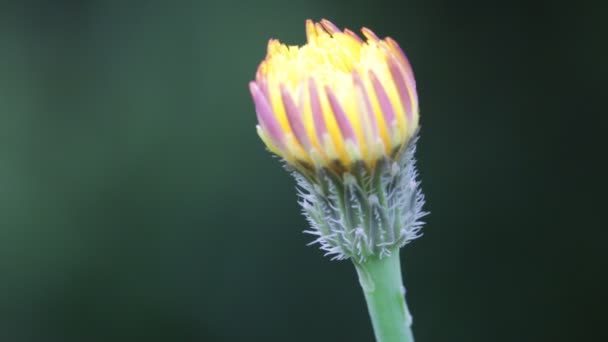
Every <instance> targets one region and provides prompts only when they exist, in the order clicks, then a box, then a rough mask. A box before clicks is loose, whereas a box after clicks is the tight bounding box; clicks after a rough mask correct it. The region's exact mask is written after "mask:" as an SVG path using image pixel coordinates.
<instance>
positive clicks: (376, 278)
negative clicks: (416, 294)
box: [353, 249, 414, 342]
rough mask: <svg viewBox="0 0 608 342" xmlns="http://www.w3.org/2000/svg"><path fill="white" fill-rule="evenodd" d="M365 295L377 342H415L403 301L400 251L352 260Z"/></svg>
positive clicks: (409, 317) (408, 314) (403, 291)
mask: <svg viewBox="0 0 608 342" xmlns="http://www.w3.org/2000/svg"><path fill="white" fill-rule="evenodd" d="M353 263H354V265H355V268H356V270H357V274H358V276H359V283H360V284H361V288H362V289H363V294H364V295H365V301H366V302H367V309H368V311H369V316H370V318H371V321H372V325H373V327H374V335H375V336H376V341H377V342H414V336H413V333H412V328H411V326H412V316H411V315H410V312H409V309H408V307H407V304H406V301H405V287H404V286H403V282H402V276H401V264H400V260H399V250H398V249H395V250H394V251H392V253H391V255H390V256H388V257H384V258H373V259H368V260H367V261H365V262H363V263H358V262H356V261H353Z"/></svg>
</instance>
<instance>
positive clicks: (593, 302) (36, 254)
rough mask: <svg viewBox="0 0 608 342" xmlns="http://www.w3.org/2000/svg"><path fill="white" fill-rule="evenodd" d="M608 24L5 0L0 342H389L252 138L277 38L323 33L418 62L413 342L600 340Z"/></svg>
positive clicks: (544, 13)
mask: <svg viewBox="0 0 608 342" xmlns="http://www.w3.org/2000/svg"><path fill="white" fill-rule="evenodd" d="M606 9H607V7H606V5H604V4H603V3H601V2H599V1H598V2H597V3H595V4H594V3H585V2H576V3H575V4H573V3H566V2H563V5H562V3H561V2H542V1H537V2H528V1H512V2H504V1H502V2H499V1H494V2H486V1H457V2H455V1H447V0H443V1H440V0H434V1H423V0H410V1H398V2H397V1H374V2H372V1H358V0H350V1H322V0H307V1H295V0H294V1H278V0H258V1H238V2H236V1H228V0H225V1H175V2H168V1H165V2H163V1H145V2H130V1H118V0H114V1H101V0H97V1H76V0H72V1H69V0H63V1H3V2H2V3H1V4H0V341H7V342H12V341H16V342H21V341H27V342H29V341H35V342H38V341H87V342H89V341H372V339H373V335H372V330H371V326H370V324H369V321H368V317H367V312H366V309H365V304H364V300H363V296H362V295H361V293H360V288H359V285H358V283H357V280H356V275H355V272H354V269H353V267H352V266H351V265H350V264H349V263H348V262H330V261H329V260H328V259H326V258H323V257H322V254H321V252H320V251H319V250H318V249H317V248H316V247H306V246H305V244H306V243H307V242H309V241H310V237H309V236H306V235H304V234H302V233H301V232H302V230H304V229H305V228H306V223H305V220H304V218H303V217H301V215H300V213H299V208H298V206H297V203H296V194H295V191H294V182H293V180H292V179H291V178H290V176H289V175H288V174H287V173H286V172H284V170H283V169H282V167H280V165H279V162H278V161H277V160H276V159H275V158H272V157H271V156H270V154H269V153H267V152H266V151H265V150H264V148H263V145H262V143H261V142H260V141H259V140H258V138H257V136H256V133H255V129H254V126H255V123H256V122H255V114H254V111H253V105H252V101H251V99H250V96H249V93H248V89H247V83H248V81H249V80H251V79H252V78H253V76H254V72H255V68H256V67H257V64H258V63H259V62H260V60H261V59H262V58H263V57H264V55H265V45H266V41H267V40H268V38H271V37H276V38H280V39H281V40H283V41H286V42H289V43H290V44H301V43H303V41H304V20H305V19H307V18H312V19H315V20H319V19H321V18H328V19H330V20H332V21H334V23H335V24H337V25H338V26H341V27H348V28H351V29H358V28H360V27H361V26H367V27H370V28H372V29H373V30H374V31H376V32H377V33H378V34H379V35H381V36H387V35H389V36H392V37H393V38H395V39H396V40H397V41H398V42H400V44H401V46H402V47H403V48H404V49H405V51H406V52H407V54H408V55H409V57H410V59H411V61H412V64H413V66H414V70H415V73H416V77H417V80H418V87H419V94H420V103H421V108H422V139H421V141H420V144H419V150H418V158H419V166H420V171H421V174H422V180H423V189H424V191H425V193H426V195H427V200H428V205H427V209H429V210H430V211H431V212H432V214H431V215H430V216H429V217H428V220H427V221H428V224H427V225H426V227H425V228H424V233H425V235H424V237H423V238H421V239H419V240H417V241H415V242H414V243H413V244H411V245H408V246H407V247H406V248H405V249H404V251H403V253H402V262H403V265H404V269H405V280H406V284H407V287H408V301H409V303H410V307H411V310H412V312H413V315H414V330H415V333H416V335H417V341H421V342H425V341H465V342H473V341H483V342H486V341H598V340H601V338H599V337H598V336H599V335H597V333H598V331H600V330H595V329H594V328H595V327H597V326H598V325H601V324H602V323H604V322H605V318H606V313H605V310H604V311H603V312H600V311H596V310H594V309H595V308H599V305H600V302H601V301H602V298H603V297H602V295H601V293H602V292H605V289H606V287H605V285H606V283H605V280H606V276H607V274H606V272H607V270H608V267H607V266H608V263H607V258H606V248H605V246H604V244H605V241H606V237H607V236H606V224H605V220H603V217H600V214H602V211H601V210H602V209H604V211H605V204H606V200H605V195H604V196H603V197H601V196H599V191H598V189H599V187H600V184H601V181H600V180H601V179H603V178H604V177H605V173H604V172H603V171H600V169H601V167H600V166H601V165H600V163H599V162H598V160H601V159H605V157H606V153H605V151H602V149H601V147H602V146H604V145H605V138H603V137H605V132H606V130H605V128H606V126H605V125H604V124H605V122H606V121H605V110H604V111H603V113H602V114H601V115H600V114H599V113H597V112H596V111H597V109H596V108H598V107H599V108H601V107H600V105H604V108H605V100H601V99H599V96H600V95H602V96H604V97H605V91H606V79H607V77H606V76H608V74H607V72H606V71H607V68H606V62H605V61H606V59H605V58H604V56H605V55H604V56H602V54H604V52H605V50H606V39H607V38H606V37H607V36H608V35H607V33H608V31H607V30H606V26H605V24H604V21H605V20H606V17H607V16H606ZM601 127H604V128H601ZM602 134H603V137H602ZM602 156H604V157H602ZM602 222H604V223H602ZM604 307H605V306H604Z"/></svg>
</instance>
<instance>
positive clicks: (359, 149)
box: [249, 20, 426, 261]
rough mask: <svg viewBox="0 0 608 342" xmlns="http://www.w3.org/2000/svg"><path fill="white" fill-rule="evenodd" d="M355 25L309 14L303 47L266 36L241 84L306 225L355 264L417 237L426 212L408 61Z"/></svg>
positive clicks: (331, 251)
mask: <svg viewBox="0 0 608 342" xmlns="http://www.w3.org/2000/svg"><path fill="white" fill-rule="evenodd" d="M362 32H363V35H364V36H365V38H366V40H365V41H364V40H362V39H361V38H360V37H358V36H357V35H356V34H354V33H353V32H351V31H349V30H344V31H341V30H339V29H338V28H337V27H336V26H334V25H333V24H332V23H330V22H329V21H327V20H322V21H321V23H313V22H312V21H310V20H308V21H307V22H306V36H307V44H305V45H304V46H301V47H298V46H287V45H284V44H281V43H280V42H279V41H278V40H274V39H272V40H270V42H269V43H268V53H267V55H266V59H264V61H262V63H261V64H260V66H259V67H258V70H257V74H256V79H255V81H252V82H250V84H249V88H250V90H251V94H252V96H253V100H254V103H255V109H256V113H257V117H258V123H259V125H258V126H257V129H258V134H259V135H260V137H261V138H262V140H263V141H264V143H265V144H266V146H267V147H268V149H269V150H270V151H272V152H273V153H275V154H277V155H279V156H280V157H282V158H283V159H284V160H285V161H286V163H287V165H288V166H290V169H292V170H294V171H295V172H293V175H294V177H295V178H296V180H297V182H298V187H299V190H300V192H299V195H300V205H301V207H302V209H303V212H304V215H305V216H306V218H307V219H308V221H309V223H310V226H311V229H310V230H308V231H306V232H307V233H310V234H312V235H315V236H316V237H317V238H316V240H315V241H313V242H317V243H319V244H320V245H321V248H322V249H323V250H325V251H326V252H327V254H331V255H334V256H335V258H337V259H345V258H353V259H355V260H357V261H363V260H366V259H367V258H369V257H380V258H382V257H384V256H387V255H390V254H391V253H392V252H393V251H394V250H395V249H398V248H399V247H401V246H403V245H405V244H406V243H408V242H409V241H410V240H412V239H414V238H416V237H418V236H419V230H420V228H421V227H422V222H421V221H420V218H421V217H422V216H424V215H426V213H425V212H424V211H422V205H423V204H424V196H423V195H422V193H421V191H420V189H419V185H420V183H419V182H418V181H417V180H416V176H417V172H416V168H415V160H414V151H415V146H416V134H417V132H418V97H417V94H416V82H415V80H414V75H413V72H412V68H411V66H410V64H409V62H408V60H407V58H406V57H405V55H404V54H403V52H402V51H401V49H400V48H399V46H398V45H397V43H396V42H395V41H394V40H392V39H391V38H385V39H380V38H378V37H377V36H376V35H375V34H374V33H373V32H372V31H371V30H369V29H366V28H364V29H362Z"/></svg>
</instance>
